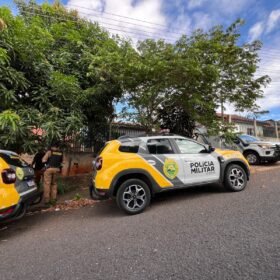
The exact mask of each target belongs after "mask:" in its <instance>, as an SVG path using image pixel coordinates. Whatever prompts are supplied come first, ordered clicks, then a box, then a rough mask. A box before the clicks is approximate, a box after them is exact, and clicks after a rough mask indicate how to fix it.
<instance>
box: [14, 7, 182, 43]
mask: <svg viewBox="0 0 280 280" xmlns="http://www.w3.org/2000/svg"><path fill="white" fill-rule="evenodd" d="M19 6H20V7H23V8H24V6H21V5H19ZM32 10H33V11H32V13H34V14H35V12H34V10H36V11H38V14H44V11H42V9H40V8H38V7H34V8H33V9H32ZM24 12H25V13H27V12H29V13H31V12H30V11H24ZM79 13H81V14H84V15H87V16H94V17H98V18H100V19H102V21H100V20H99V21H98V20H96V22H98V23H100V25H102V26H105V27H106V25H109V26H113V27H119V28H120V25H117V24H112V23H110V22H107V21H103V19H108V20H112V21H114V22H118V23H120V24H121V25H123V24H130V25H132V26H135V27H143V28H148V29H151V30H152V31H157V32H162V33H170V35H169V34H167V35H163V36H164V37H165V38H168V39H170V40H174V39H177V38H178V36H176V35H180V36H182V35H185V34H181V33H178V32H173V31H169V30H164V29H158V28H154V27H151V26H145V25H140V24H135V23H130V22H126V21H120V20H116V19H110V18H106V17H103V16H100V15H95V14H91V13H83V12H80V11H79ZM67 17H70V18H72V19H74V20H75V21H76V20H77V18H76V17H73V16H71V15H67ZM83 20H89V19H88V18H86V19H84V18H83ZM121 27H123V28H130V27H128V26H121ZM135 31H139V32H145V33H149V32H151V31H149V30H148V31H147V30H143V29H140V30H135ZM153 36H154V33H153ZM168 36H169V37H168ZM170 36H172V37H170Z"/></svg>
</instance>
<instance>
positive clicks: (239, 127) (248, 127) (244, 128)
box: [235, 122, 263, 137]
mask: <svg viewBox="0 0 280 280" xmlns="http://www.w3.org/2000/svg"><path fill="white" fill-rule="evenodd" d="M235 125H236V132H240V133H244V134H249V135H250V134H251V135H254V134H255V133H254V131H255V128H254V124H247V123H241V122H236V123H235ZM257 136H259V137H262V136H263V127H262V126H260V125H257Z"/></svg>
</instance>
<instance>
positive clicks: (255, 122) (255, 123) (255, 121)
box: [254, 118, 258, 137]
mask: <svg viewBox="0 0 280 280" xmlns="http://www.w3.org/2000/svg"><path fill="white" fill-rule="evenodd" d="M257 128H258V127H257V120H256V118H254V130H255V136H256V137H257V136H258V135H257Z"/></svg>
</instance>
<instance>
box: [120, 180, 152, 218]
mask: <svg viewBox="0 0 280 280" xmlns="http://www.w3.org/2000/svg"><path fill="white" fill-rule="evenodd" d="M150 201H151V192H150V189H149V187H148V186H147V184H146V183H145V182H144V181H142V180H139V179H129V180H127V181H125V182H123V183H122V184H121V186H120V188H119V189H118V192H117V203H118V206H119V207H120V208H121V209H122V210H123V211H124V212H126V213H127V214H132V215H133V214H139V213H141V212H143V211H144V210H145V208H146V207H147V206H148V205H149V204H150Z"/></svg>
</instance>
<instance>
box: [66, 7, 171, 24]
mask: <svg viewBox="0 0 280 280" xmlns="http://www.w3.org/2000/svg"><path fill="white" fill-rule="evenodd" d="M71 6H72V7H76V8H80V9H84V10H90V11H94V12H98V13H101V12H100V11H99V10H96V9H92V8H88V7H82V6H78V5H71ZM71 6H70V7H71ZM102 13H103V14H107V15H112V16H117V17H121V18H126V19H130V20H134V21H139V22H144V23H148V24H152V25H156V26H162V27H166V25H163V24H159V23H155V22H151V21H146V20H141V19H137V18H132V17H127V16H122V15H118V14H114V13H109V12H102Z"/></svg>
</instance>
